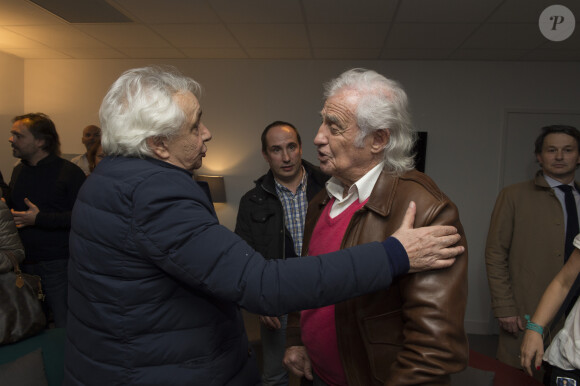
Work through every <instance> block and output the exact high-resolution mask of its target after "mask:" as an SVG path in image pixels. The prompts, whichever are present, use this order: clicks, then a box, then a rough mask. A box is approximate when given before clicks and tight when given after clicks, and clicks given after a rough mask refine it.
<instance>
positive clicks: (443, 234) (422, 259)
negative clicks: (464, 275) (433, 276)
mask: <svg viewBox="0 0 580 386" xmlns="http://www.w3.org/2000/svg"><path fill="white" fill-rule="evenodd" d="M416 210H417V207H416V205H415V203H414V202H412V201H411V203H410V204H409V207H408V208H407V212H406V213H405V218H404V219H403V222H402V224H401V226H400V227H399V229H397V231H396V232H395V233H393V237H395V238H396V239H397V240H399V242H400V243H401V244H402V245H403V247H404V248H405V250H406V251H407V255H408V256H409V264H410V267H411V268H410V269H409V272H420V271H427V270H431V269H440V268H447V267H450V266H451V265H453V263H455V257H456V256H457V255H460V254H461V253H463V252H464V251H465V248H464V247H463V246H453V245H454V244H457V242H459V240H461V236H460V235H459V234H458V233H457V228H455V227H454V226H450V225H434V226H428V227H423V228H417V229H413V223H414V221H415V213H416Z"/></svg>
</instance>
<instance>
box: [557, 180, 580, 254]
mask: <svg viewBox="0 0 580 386" xmlns="http://www.w3.org/2000/svg"><path fill="white" fill-rule="evenodd" d="M558 189H560V190H561V191H563V192H564V203H565V204H566V214H567V217H568V220H567V222H566V246H565V255H564V261H567V260H568V258H569V257H570V254H571V253H572V251H573V250H574V244H573V242H574V237H576V235H577V234H578V232H579V229H578V212H577V209H576V200H575V199H574V193H572V187H571V186H570V185H559V186H558Z"/></svg>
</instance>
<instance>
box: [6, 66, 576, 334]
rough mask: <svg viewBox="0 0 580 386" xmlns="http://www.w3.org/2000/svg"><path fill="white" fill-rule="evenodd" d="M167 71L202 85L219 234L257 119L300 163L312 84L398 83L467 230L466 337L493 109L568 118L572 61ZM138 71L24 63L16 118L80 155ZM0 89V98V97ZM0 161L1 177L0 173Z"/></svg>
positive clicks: (246, 182) (497, 130)
mask: <svg viewBox="0 0 580 386" xmlns="http://www.w3.org/2000/svg"><path fill="white" fill-rule="evenodd" d="M167 63H169V64H173V65H176V66H177V67H178V68H179V69H181V71H183V72H184V73H186V74H188V75H190V76H192V77H193V78H195V79H196V80H198V81H200V82H201V83H202V85H204V87H205V95H204V97H203V99H202V107H203V109H204V122H205V124H206V125H207V126H208V128H209V129H210V130H211V131H212V133H213V136H214V139H213V140H212V142H210V143H209V151H208V156H207V158H205V160H204V167H203V168H202V169H201V170H200V172H201V173H216V174H222V175H224V176H225V177H226V189H227V196H228V203H227V204H223V205H219V206H218V208H217V209H218V215H219V218H220V221H221V222H222V224H224V225H226V226H227V227H229V228H230V229H233V227H234V225H235V216H236V213H237V207H238V202H239V199H240V197H241V195H242V194H243V193H244V192H245V191H247V190H248V189H249V188H251V187H252V180H253V179H255V178H256V177H258V176H259V175H261V174H262V173H263V172H265V171H266V170H267V166H266V164H265V162H264V161H263V159H262V157H261V155H260V141H259V136H260V133H261V131H262V129H263V128H264V126H265V125H266V124H267V123H269V122H271V121H273V120H277V119H281V120H287V121H290V122H293V123H294V124H296V125H297V127H298V128H299V130H300V132H301V135H302V138H303V142H304V156H305V158H307V159H309V160H311V161H316V157H315V150H314V146H313V145H312V139H313V137H314V134H315V132H316V130H317V128H318V125H319V116H318V112H319V111H320V108H321V106H322V97H321V95H322V88H321V85H322V83H323V82H325V81H327V80H329V79H330V78H332V77H334V76H336V75H338V74H339V73H340V72H341V71H343V70H345V69H347V68H351V67H367V68H372V69H375V70H377V71H379V72H381V73H383V74H385V75H386V76H388V77H391V78H393V79H396V80H399V81H400V82H401V83H402V84H403V86H404V87H405V89H406V90H407V92H408V94H409V96H410V100H411V107H412V111H413V113H414V118H415V123H416V126H417V128H418V129H419V130H422V131H427V132H429V140H428V147H427V167H426V169H427V174H429V175H430V176H431V177H433V179H434V180H435V181H436V182H437V183H438V184H439V185H440V187H441V188H442V189H443V190H444V191H445V192H446V193H447V194H448V195H449V196H450V198H451V199H453V200H454V201H455V203H456V204H457V206H458V207H459V210H460V215H461V219H462V222H463V225H464V227H465V231H466V234H467V239H468V243H469V255H470V257H469V258H470V268H469V291H470V293H469V304H468V308H467V315H466V326H467V328H468V331H470V332H475V333H487V332H489V331H490V330H491V324H490V321H491V320H492V317H491V316H490V302H489V292H488V289H487V280H486V276H485V266H484V262H483V250H484V245H485V238H486V235H487V228H488V224H489V216H490V213H491V210H492V207H493V204H494V202H495V198H496V195H497V193H498V178H499V170H500V145H501V140H502V128H503V125H504V113H505V111H506V109H514V108H522V109H540V110H543V109H547V110H571V111H574V110H576V111H577V110H579V109H580V108H579V107H578V101H580V87H578V84H580V82H579V78H580V75H579V74H578V64H577V63H496V62H437V61H429V62H419V61H395V62H387V61H370V62H363V61H361V62H342V61H210V60H207V61H201V60H200V61H185V60H184V61H171V62H167ZM145 64H150V62H143V61H141V62H139V61H123V60H115V61H89V60H87V61H83V60H27V61H26V62H25V70H24V74H25V76H24V78H25V88H24V89H25V94H24V101H25V102H24V111H26V112H28V111H43V112H46V113H48V114H50V115H51V116H52V118H53V119H54V121H55V123H56V125H57V128H58V130H59V132H60V134H61V136H62V144H63V152H65V153H66V152H82V151H83V148H82V145H81V143H80V131H81V129H82V128H83V127H84V126H85V125H87V124H89V123H93V122H96V120H97V111H98V107H99V103H100V100H101V98H102V97H103V96H104V94H105V93H106V90H107V88H108V86H109V85H110V84H111V83H112V81H113V80H114V79H116V77H117V76H118V75H119V74H120V73H121V72H122V71H123V70H125V69H128V68H131V67H135V66H141V65H145ZM5 92H6V91H5V90H0V95H1V94H3V93H5ZM1 97H2V96H0V98H1ZM6 146H7V145H6ZM2 151H4V150H2ZM530 154H531V149H530ZM2 162H3V164H2V168H3V169H2V170H5V169H6V168H7V167H8V166H9V165H8V166H7V165H6V164H5V162H6V161H4V160H2ZM10 162H11V161H10Z"/></svg>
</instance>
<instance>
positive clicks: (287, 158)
mask: <svg viewBox="0 0 580 386" xmlns="http://www.w3.org/2000/svg"><path fill="white" fill-rule="evenodd" d="M282 160H283V161H285V162H286V161H290V153H289V152H288V150H282Z"/></svg>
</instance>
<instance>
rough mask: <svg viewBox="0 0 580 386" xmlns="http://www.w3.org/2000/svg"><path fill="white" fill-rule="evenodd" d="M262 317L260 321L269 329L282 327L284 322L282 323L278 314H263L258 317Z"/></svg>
mask: <svg viewBox="0 0 580 386" xmlns="http://www.w3.org/2000/svg"><path fill="white" fill-rule="evenodd" d="M258 319H260V323H262V324H263V325H264V326H266V328H267V329H269V330H279V329H280V327H282V323H280V319H278V318H277V317H276V316H262V315H260V317H259V318H258Z"/></svg>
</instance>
